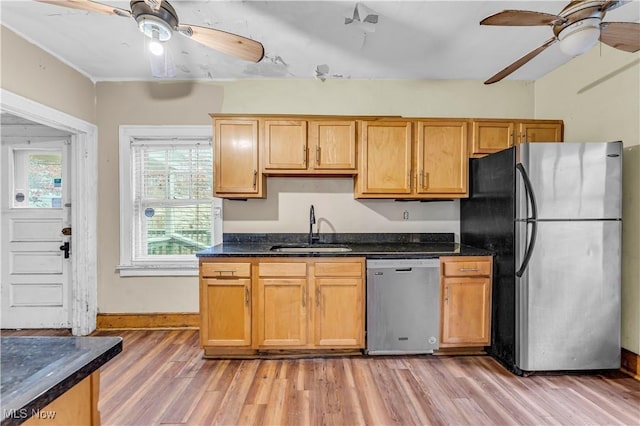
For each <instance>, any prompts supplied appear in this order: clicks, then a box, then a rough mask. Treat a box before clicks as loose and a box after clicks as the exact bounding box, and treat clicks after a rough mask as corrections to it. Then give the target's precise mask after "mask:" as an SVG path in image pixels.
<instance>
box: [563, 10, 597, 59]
mask: <svg viewBox="0 0 640 426" xmlns="http://www.w3.org/2000/svg"><path fill="white" fill-rule="evenodd" d="M599 38H600V18H587V19H583V20H581V21H578V22H574V23H573V24H571V25H569V26H567V27H566V28H564V29H563V30H562V31H561V32H560V34H558V40H560V50H561V51H562V52H563V53H564V54H566V55H569V56H578V55H582V54H583V53H585V52H586V51H588V50H589V49H591V47H593V45H594V44H596V42H597V41H598V39H599Z"/></svg>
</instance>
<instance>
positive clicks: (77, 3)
mask: <svg viewBox="0 0 640 426" xmlns="http://www.w3.org/2000/svg"><path fill="white" fill-rule="evenodd" d="M36 1H39V2H40V3H48V4H53V5H56V6H63V7H70V8H72V9H80V10H86V11H88V12H97V13H104V14H107V15H117V16H124V17H127V18H129V17H131V12H130V11H128V10H126V9H120V8H117V7H113V6H108V5H106V4H102V3H97V2H95V1H90V0H36Z"/></svg>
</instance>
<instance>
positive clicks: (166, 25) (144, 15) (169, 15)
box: [131, 0, 178, 41]
mask: <svg viewBox="0 0 640 426" xmlns="http://www.w3.org/2000/svg"><path fill="white" fill-rule="evenodd" d="M131 15H133V18H134V19H135V20H136V22H137V23H138V28H140V31H141V32H142V33H144V35H146V36H147V37H149V38H153V35H154V30H155V31H157V34H158V39H159V40H160V41H167V40H169V39H170V38H171V34H172V31H173V30H174V29H176V28H177V26H178V14H177V13H176V11H175V10H174V9H173V7H172V6H171V5H170V4H169V3H168V2H166V1H163V2H162V4H161V5H160V8H159V9H158V10H154V9H152V8H151V7H149V5H147V3H146V2H145V1H144V0H132V1H131Z"/></svg>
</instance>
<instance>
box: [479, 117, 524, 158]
mask: <svg viewBox="0 0 640 426" xmlns="http://www.w3.org/2000/svg"><path fill="white" fill-rule="evenodd" d="M515 131H516V129H515V123H514V122H512V121H488V120H474V121H473V131H472V135H471V154H472V155H476V154H491V153H493V152H498V151H502V150H503V149H506V148H510V147H512V146H513V145H515V139H516V135H515Z"/></svg>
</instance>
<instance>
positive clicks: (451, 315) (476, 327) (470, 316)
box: [440, 277, 491, 347]
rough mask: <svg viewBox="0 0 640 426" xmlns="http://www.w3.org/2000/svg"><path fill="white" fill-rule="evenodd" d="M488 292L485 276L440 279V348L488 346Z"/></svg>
mask: <svg viewBox="0 0 640 426" xmlns="http://www.w3.org/2000/svg"><path fill="white" fill-rule="evenodd" d="M490 289H491V280H490V279H489V278H487V277H462V278H458V277H453V278H449V277H445V278H443V279H442V295H443V297H442V306H441V310H440V312H441V315H442V318H441V327H442V336H440V342H441V345H440V346H441V347H453V346H485V345H488V344H489V342H490V323H489V322H490V318H491V317H490V315H491V296H490V294H491V293H490V291H491V290H490Z"/></svg>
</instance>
